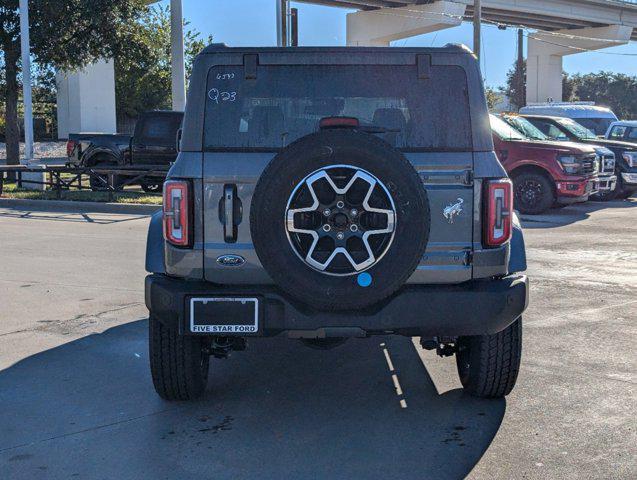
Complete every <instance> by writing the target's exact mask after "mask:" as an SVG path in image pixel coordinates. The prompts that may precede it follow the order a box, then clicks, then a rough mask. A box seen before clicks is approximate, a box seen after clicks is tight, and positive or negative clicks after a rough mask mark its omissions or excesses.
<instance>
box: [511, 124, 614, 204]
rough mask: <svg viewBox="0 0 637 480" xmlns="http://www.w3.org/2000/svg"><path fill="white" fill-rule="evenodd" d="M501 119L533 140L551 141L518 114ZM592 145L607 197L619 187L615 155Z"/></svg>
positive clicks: (601, 192) (600, 188)
mask: <svg viewBox="0 0 637 480" xmlns="http://www.w3.org/2000/svg"><path fill="white" fill-rule="evenodd" d="M500 118H501V119H502V120H504V121H505V122H507V123H508V124H509V125H511V126H512V127H513V128H515V129H517V130H519V131H520V132H522V133H523V134H524V135H526V136H527V137H529V138H530V139H532V140H541V141H545V142H546V141H549V140H551V139H550V138H549V137H548V136H547V135H545V134H544V133H542V132H541V131H540V130H539V129H538V128H537V127H536V126H535V125H533V124H532V123H531V122H529V120H528V119H526V118H524V117H522V116H520V115H518V114H516V113H504V114H501V115H500ZM554 140H562V141H568V139H567V138H566V137H557V138H555V139H554ZM569 143H570V142H569ZM575 143H578V142H575ZM590 145H591V147H593V148H594V149H595V153H596V154H597V159H598V160H599V174H598V176H599V189H598V192H599V195H607V194H609V193H611V192H612V191H613V190H615V188H616V187H617V175H615V154H614V153H613V151H612V150H609V149H608V148H606V147H602V146H600V145H593V144H590Z"/></svg>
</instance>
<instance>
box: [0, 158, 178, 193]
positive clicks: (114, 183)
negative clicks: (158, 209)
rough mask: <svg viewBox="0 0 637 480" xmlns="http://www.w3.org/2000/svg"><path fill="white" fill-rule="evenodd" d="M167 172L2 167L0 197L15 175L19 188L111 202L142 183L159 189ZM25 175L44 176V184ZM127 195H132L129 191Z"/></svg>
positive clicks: (158, 169) (164, 168)
mask: <svg viewBox="0 0 637 480" xmlns="http://www.w3.org/2000/svg"><path fill="white" fill-rule="evenodd" d="M168 168H169V166H168V165H159V166H150V167H149V168H148V169H140V168H134V167H117V168H98V167H72V166H67V165H34V166H27V165H6V166H5V165H0V196H2V192H3V188H4V183H5V182H6V181H7V178H6V177H8V175H12V176H13V177H14V179H15V181H16V183H17V184H18V186H19V187H21V186H22V185H23V184H32V185H45V186H48V187H49V189H50V190H54V191H55V192H56V196H57V198H62V192H63V191H68V190H71V189H75V190H93V191H102V192H108V200H109V201H112V200H113V199H114V194H115V193H117V192H123V191H124V188H125V187H127V186H130V185H139V184H141V183H142V182H143V183H146V184H154V183H153V182H157V183H156V184H157V185H161V184H162V183H163V182H164V180H165V178H166V174H167V173H168ZM24 173H44V174H45V180H44V181H39V180H32V179H25V178H23V174H24ZM68 175H70V177H69V176H68ZM47 177H48V179H47ZM87 177H88V178H87ZM87 180H88V182H87ZM87 183H88V184H87ZM127 193H133V192H130V191H127ZM144 194H145V195H161V189H158V190H157V191H156V192H153V191H144Z"/></svg>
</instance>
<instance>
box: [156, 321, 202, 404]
mask: <svg viewBox="0 0 637 480" xmlns="http://www.w3.org/2000/svg"><path fill="white" fill-rule="evenodd" d="M148 327H149V357H150V371H151V374H152V377H153V385H154V386H155V391H156V392H157V394H158V395H159V396H160V397H161V398H163V399H165V400H194V399H196V398H198V397H200V396H201V395H202V394H203V392H204V391H205V389H206V385H207V383H208V370H209V366H210V357H209V355H208V353H207V351H206V349H205V341H204V340H203V339H202V338H201V337H193V336H191V337H189V336H184V335H179V333H178V332H177V330H176V329H174V328H169V327H167V326H166V325H164V324H162V323H161V322H160V321H159V320H158V319H157V318H156V317H155V316H154V315H153V314H152V313H151V314H150V318H149V319H148Z"/></svg>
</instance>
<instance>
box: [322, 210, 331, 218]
mask: <svg viewBox="0 0 637 480" xmlns="http://www.w3.org/2000/svg"><path fill="white" fill-rule="evenodd" d="M331 214H332V211H331V210H330V209H329V208H326V209H325V210H323V215H325V216H326V217H329V216H330V215H331Z"/></svg>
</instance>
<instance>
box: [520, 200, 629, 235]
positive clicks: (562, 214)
mask: <svg viewBox="0 0 637 480" xmlns="http://www.w3.org/2000/svg"><path fill="white" fill-rule="evenodd" d="M624 208H637V199H628V200H614V201H612V202H593V201H589V202H586V203H578V204H575V205H569V206H567V207H563V208H554V209H551V210H549V211H548V212H547V213H544V214H542V215H520V220H521V222H522V227H523V228H556V227H563V226H565V225H570V224H572V223H576V222H580V221H582V220H586V219H587V218H588V217H589V216H590V214H591V213H592V212H596V211H598V210H607V209H624Z"/></svg>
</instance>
